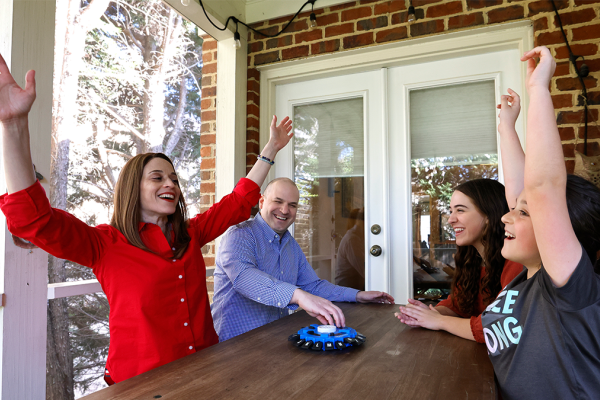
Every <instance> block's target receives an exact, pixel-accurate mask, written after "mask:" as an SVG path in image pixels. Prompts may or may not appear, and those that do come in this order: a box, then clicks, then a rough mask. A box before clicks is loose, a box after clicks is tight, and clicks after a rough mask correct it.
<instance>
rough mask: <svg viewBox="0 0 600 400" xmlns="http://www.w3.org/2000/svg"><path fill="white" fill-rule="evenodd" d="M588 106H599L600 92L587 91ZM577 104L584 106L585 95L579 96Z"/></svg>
mask: <svg viewBox="0 0 600 400" xmlns="http://www.w3.org/2000/svg"><path fill="white" fill-rule="evenodd" d="M587 103H588V106H597V105H599V104H600V92H588V93H587ZM577 105H578V106H583V96H582V95H579V96H577Z"/></svg>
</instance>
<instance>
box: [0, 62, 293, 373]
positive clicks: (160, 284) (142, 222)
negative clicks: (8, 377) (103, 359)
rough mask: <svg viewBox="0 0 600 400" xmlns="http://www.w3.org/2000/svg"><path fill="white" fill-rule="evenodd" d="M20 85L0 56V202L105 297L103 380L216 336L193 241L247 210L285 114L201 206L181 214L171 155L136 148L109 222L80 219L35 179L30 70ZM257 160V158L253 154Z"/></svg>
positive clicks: (17, 224)
mask: <svg viewBox="0 0 600 400" xmlns="http://www.w3.org/2000/svg"><path fill="white" fill-rule="evenodd" d="M26 82H27V83H26V86H25V89H24V90H23V89H21V88H20V87H19V86H18V85H17V84H16V83H15V81H14V79H13V77H12V76H11V74H10V71H9V70H8V67H7V65H6V63H5V62H4V59H3V58H2V56H1V55H0V124H1V125H2V128H3V129H2V141H3V161H4V170H5V175H6V185H7V188H8V194H5V195H3V196H0V207H1V208H2V212H3V213H4V215H5V216H6V218H7V223H8V228H9V230H10V231H11V233H13V234H14V235H16V236H18V237H21V238H23V239H26V240H28V241H30V242H31V243H33V244H35V245H37V246H38V247H40V248H41V249H43V250H45V251H47V252H48V253H50V254H52V255H54V256H56V257H59V258H64V259H68V260H71V261H74V262H76V263H78V264H81V265H84V266H87V267H90V268H92V269H93V272H94V274H95V275H96V276H97V278H98V281H99V282H100V284H101V285H102V288H103V290H104V292H105V293H106V296H107V299H108V303H109V305H110V316H109V329H110V348H109V351H108V359H107V363H106V370H105V380H106V382H107V383H109V384H112V383H115V382H120V381H123V380H125V379H128V378H130V377H132V376H135V375H138V374H141V373H143V372H145V371H148V370H150V369H153V368H155V367H158V366H160V365H163V364H166V363H168V362H171V361H174V360H176V359H178V358H181V357H184V356H186V355H188V354H192V353H194V352H196V351H200V350H202V349H203V348H205V347H208V346H211V345H213V344H216V343H217V342H218V337H217V334H216V333H215V330H214V327H213V321H212V317H211V312H210V307H209V300H208V294H207V291H206V271H205V265H204V259H203V257H202V251H201V248H202V246H204V245H205V244H206V243H208V242H210V241H212V240H213V239H215V238H216V237H218V236H219V235H221V234H222V233H223V232H225V230H227V228H228V227H230V226H232V225H235V224H237V223H239V222H242V221H244V220H246V219H248V218H249V217H250V210H251V208H252V206H254V205H255V204H256V203H257V202H258V199H259V197H260V185H262V183H263V181H264V179H265V177H266V175H267V173H268V171H269V168H270V167H271V164H272V162H271V161H270V160H272V159H274V158H275V155H276V154H277V152H278V151H279V150H281V149H282V148H283V147H284V146H285V145H286V144H287V143H288V142H289V140H290V138H291V135H290V131H291V121H290V120H289V118H285V119H284V120H283V121H282V122H281V124H280V125H277V124H276V122H277V119H276V118H275V117H274V118H273V122H272V124H271V135H270V139H269V142H268V143H267V145H266V146H265V148H264V149H263V152H262V153H261V154H262V155H261V157H262V159H261V160H259V161H257V163H256V164H255V165H254V167H253V168H252V170H251V171H250V172H249V173H248V175H247V177H246V178H242V179H241V180H240V182H239V183H238V184H237V186H236V187H235V189H234V190H233V192H232V193H231V194H229V195H227V196H225V197H224V198H223V199H222V200H221V201H219V202H218V203H216V204H214V205H213V206H212V207H211V208H210V209H209V210H208V211H206V212H204V213H202V214H198V215H197V216H195V217H194V218H191V219H187V215H186V213H187V211H186V206H185V200H184V198H183V195H182V193H181V190H180V188H179V182H178V180H177V174H176V173H175V169H174V167H173V163H172V162H171V160H170V159H169V158H168V157H167V156H165V155H164V154H161V153H147V154H139V155H137V156H135V157H133V158H132V159H131V160H129V161H128V162H127V164H126V165H125V166H124V168H123V170H122V171H121V173H120V175H119V179H118V182H117V185H116V188H115V194H114V213H113V216H112V220H111V223H110V225H99V226H97V227H90V226H88V225H86V224H85V223H83V222H82V221H79V220H78V219H77V218H75V217H74V216H72V215H70V214H68V213H66V212H65V211H62V210H58V209H53V208H51V207H50V204H49V202H48V199H47V198H46V195H45V192H44V189H43V188H42V186H41V185H40V183H39V182H38V181H36V178H35V174H34V170H33V166H32V162H31V151H30V146H29V140H30V139H29V129H28V114H29V110H30V109H31V106H32V104H33V102H34V100H35V73H34V72H33V71H29V72H28V73H27V76H26ZM263 161H266V162H263Z"/></svg>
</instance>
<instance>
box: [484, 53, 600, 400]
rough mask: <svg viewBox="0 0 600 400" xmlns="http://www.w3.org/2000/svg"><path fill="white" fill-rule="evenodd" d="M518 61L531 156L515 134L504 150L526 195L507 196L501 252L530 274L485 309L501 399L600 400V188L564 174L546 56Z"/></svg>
mask: <svg viewBox="0 0 600 400" xmlns="http://www.w3.org/2000/svg"><path fill="white" fill-rule="evenodd" d="M536 58H539V63H538V64H537V66H536V62H535V59H536ZM521 60H522V61H526V62H527V79H526V87H527V91H528V93H529V99H530V103H529V112H528V120H527V145H526V150H527V151H526V154H527V156H526V157H525V155H524V153H523V150H522V148H521V146H520V145H518V141H517V140H515V139H514V137H513V138H512V140H511V143H513V144H514V145H511V146H507V148H506V150H504V148H505V145H504V144H503V145H502V146H503V147H502V148H503V152H502V161H503V165H506V166H511V165H524V173H523V169H521V171H517V170H514V171H511V172H508V173H509V174H510V175H512V177H513V180H512V182H513V183H516V186H519V183H518V181H519V180H521V181H522V182H523V186H522V187H524V189H523V191H522V193H520V194H519V195H518V197H517V196H515V197H512V198H511V197H507V200H508V202H509V205H510V206H511V211H510V212H509V213H507V214H506V215H505V216H504V217H503V218H502V221H503V222H504V224H505V231H506V232H505V234H506V238H505V240H504V247H503V248H502V255H503V256H504V257H506V258H508V259H510V260H514V261H516V262H520V263H522V264H523V265H524V266H525V267H526V268H525V270H524V271H523V272H522V273H521V274H519V275H518V276H517V277H516V278H515V279H514V280H513V281H512V282H510V284H509V285H508V286H507V287H506V288H504V289H503V290H502V292H501V293H500V294H499V295H498V297H497V299H496V300H495V301H494V302H492V304H490V305H489V306H488V307H487V309H486V310H485V312H484V313H483V315H482V322H483V330H484V335H485V342H486V345H487V349H488V354H489V355H490V359H491V361H492V364H493V366H494V371H495V375H496V378H497V380H498V384H499V387H500V392H501V394H502V398H504V399H508V400H510V399H534V398H535V399H542V398H543V399H593V398H598V393H600V342H599V341H598V331H599V330H600V276H598V275H597V273H596V271H597V270H598V268H597V267H598V264H599V263H598V260H597V259H596V256H597V253H598V251H599V250H600V190H599V189H598V188H597V187H595V186H594V185H593V184H592V183H590V182H588V181H586V180H584V179H583V178H580V177H576V176H572V175H567V173H566V168H565V163H564V155H563V149H562V144H561V140H560V136H559V133H558V128H557V126H556V117H555V113H554V106H553V104H552V97H551V96H550V91H549V86H550V81H551V78H552V76H553V74H554V70H555V68H556V63H555V62H554V60H553V58H552V55H551V54H550V51H549V50H548V49H547V48H545V47H536V48H535V49H533V50H530V51H528V52H526V53H525V54H524V55H523V57H522V58H521ZM504 140H505V138H501V141H504ZM505 176H507V171H506V170H505ZM508 188H509V184H508V183H507V193H508V192H509V190H508ZM510 191H511V192H518V190H515V189H511V190H510ZM595 267H596V268H595Z"/></svg>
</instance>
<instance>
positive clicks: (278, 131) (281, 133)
mask: <svg viewBox="0 0 600 400" xmlns="http://www.w3.org/2000/svg"><path fill="white" fill-rule="evenodd" d="M270 130H271V136H270V138H269V143H270V144H272V146H273V148H274V149H275V151H279V150H281V149H283V148H284V147H285V146H286V145H287V144H288V143H289V141H290V139H291V138H292V136H294V134H293V133H292V132H291V131H292V120H291V119H290V117H285V118H284V119H283V120H282V121H281V123H280V124H279V125H277V116H276V115H273V120H272V121H271V129H270Z"/></svg>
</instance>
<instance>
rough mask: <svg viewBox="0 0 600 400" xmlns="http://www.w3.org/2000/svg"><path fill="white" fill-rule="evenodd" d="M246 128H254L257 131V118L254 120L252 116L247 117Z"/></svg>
mask: <svg viewBox="0 0 600 400" xmlns="http://www.w3.org/2000/svg"><path fill="white" fill-rule="evenodd" d="M246 128H256V129H259V128H260V127H259V123H258V118H254V117H252V116H248V118H246Z"/></svg>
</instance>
